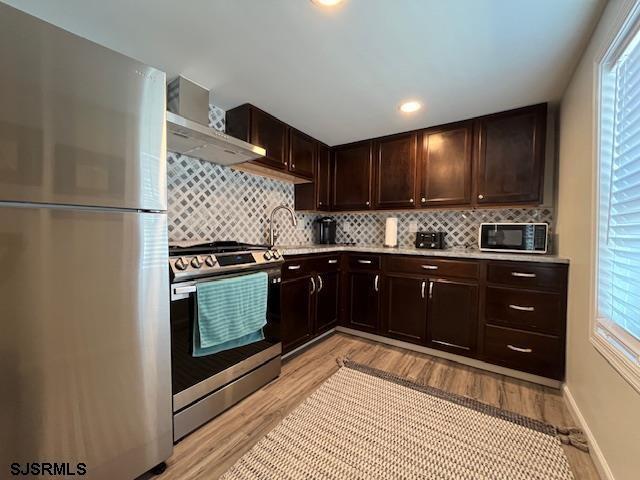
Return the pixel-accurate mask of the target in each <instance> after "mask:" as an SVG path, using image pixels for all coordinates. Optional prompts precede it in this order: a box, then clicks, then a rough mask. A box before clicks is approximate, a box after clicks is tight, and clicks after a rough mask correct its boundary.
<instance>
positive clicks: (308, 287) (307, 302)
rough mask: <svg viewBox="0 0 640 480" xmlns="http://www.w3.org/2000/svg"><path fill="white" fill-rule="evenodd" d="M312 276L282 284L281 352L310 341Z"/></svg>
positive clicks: (311, 328) (311, 329)
mask: <svg viewBox="0 0 640 480" xmlns="http://www.w3.org/2000/svg"><path fill="white" fill-rule="evenodd" d="M312 278H313V277H312V276H311V275H305V276H302V277H298V278H294V279H291V280H286V281H283V282H282V288H281V292H280V300H281V320H280V321H281V325H282V327H281V335H282V350H283V351H285V352H288V351H290V350H292V349H294V348H296V347H297V346H299V345H302V344H303V343H305V342H306V341H308V340H310V339H311V335H312V331H313V297H312V296H311V295H312V293H311V292H312Z"/></svg>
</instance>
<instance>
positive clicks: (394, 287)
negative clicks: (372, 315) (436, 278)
mask: <svg viewBox="0 0 640 480" xmlns="http://www.w3.org/2000/svg"><path fill="white" fill-rule="evenodd" d="M384 291H385V301H384V313H385V315H384V319H385V320H384V326H383V334H384V335H387V336H389V337H393V338H397V339H398V340H404V341H405V342H411V343H417V344H424V342H425V340H426V335H427V300H426V280H425V279H424V278H416V277H411V276H407V275H397V274H387V275H385V278H384Z"/></svg>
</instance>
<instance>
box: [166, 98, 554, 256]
mask: <svg viewBox="0 0 640 480" xmlns="http://www.w3.org/2000/svg"><path fill="white" fill-rule="evenodd" d="M209 123H210V126H211V127H213V128H216V129H217V130H220V131H224V128H225V112H224V110H222V109H220V108H218V107H215V106H213V105H210V107H209ZM167 163H168V165H167V171H168V182H167V183H168V190H169V192H168V196H169V197H168V203H169V209H168V210H169V211H168V217H169V240H170V241H181V240H237V241H240V242H247V243H264V242H266V241H267V239H268V228H269V215H270V213H271V210H272V209H273V208H274V207H276V206H278V205H287V206H289V207H291V208H293V200H294V199H293V191H294V190H293V185H292V184H290V183H287V182H281V181H278V180H272V179H268V178H264V177H260V176H256V175H251V174H248V173H244V172H239V171H236V170H233V169H231V168H229V167H223V166H220V165H215V164H213V163H209V162H205V161H202V160H198V159H195V158H190V157H187V156H184V155H178V154H176V153H169V155H168V158H167ZM322 215H324V214H322ZM319 216H321V214H316V213H301V212H297V213H296V218H297V220H298V226H297V227H293V226H292V225H291V221H290V219H289V216H288V214H287V212H286V211H283V210H281V211H279V212H278V213H277V214H276V227H277V228H276V231H277V232H278V233H279V236H278V239H277V242H278V243H279V244H281V245H292V244H308V243H313V241H314V238H315V233H314V223H313V222H314V220H315V219H316V218H317V217H319ZM332 216H334V217H335V218H336V220H337V221H338V233H337V241H338V242H339V243H357V244H378V245H381V244H382V243H383V241H384V228H385V220H386V218H387V217H398V244H399V245H401V246H408V245H412V244H413V242H414V239H415V234H414V233H412V232H411V230H412V229H411V227H412V225H411V224H412V222H415V224H416V225H415V227H416V228H417V230H420V231H444V232H447V237H446V239H445V241H446V244H447V246H448V247H474V246H476V245H477V241H478V226H479V224H480V223H482V222H547V223H549V224H551V223H552V220H553V212H552V211H551V210H550V209H548V208H522V209H511V208H510V209H483V210H432V211H422V212H408V211H398V212H371V213H367V212H363V213H336V214H332Z"/></svg>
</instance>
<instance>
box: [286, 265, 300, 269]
mask: <svg viewBox="0 0 640 480" xmlns="http://www.w3.org/2000/svg"><path fill="white" fill-rule="evenodd" d="M287 268H288V269H289V270H300V265H289V266H288V267H287Z"/></svg>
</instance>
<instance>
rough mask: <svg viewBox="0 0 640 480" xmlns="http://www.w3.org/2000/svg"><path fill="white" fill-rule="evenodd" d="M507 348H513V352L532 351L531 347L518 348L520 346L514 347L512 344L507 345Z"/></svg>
mask: <svg viewBox="0 0 640 480" xmlns="http://www.w3.org/2000/svg"><path fill="white" fill-rule="evenodd" d="M507 348H508V349H509V350H513V351H514V352H520V353H531V352H533V349H532V348H520V347H514V346H513V345H507Z"/></svg>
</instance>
